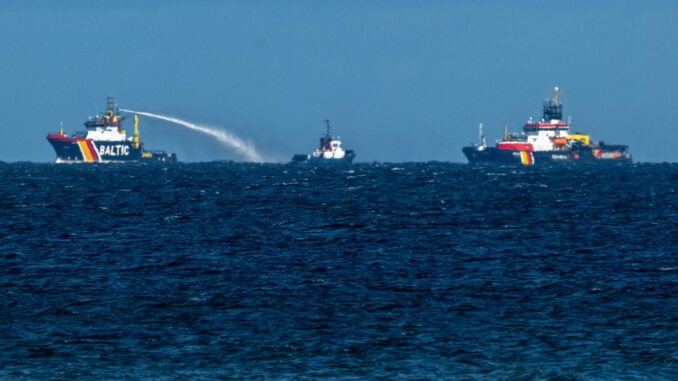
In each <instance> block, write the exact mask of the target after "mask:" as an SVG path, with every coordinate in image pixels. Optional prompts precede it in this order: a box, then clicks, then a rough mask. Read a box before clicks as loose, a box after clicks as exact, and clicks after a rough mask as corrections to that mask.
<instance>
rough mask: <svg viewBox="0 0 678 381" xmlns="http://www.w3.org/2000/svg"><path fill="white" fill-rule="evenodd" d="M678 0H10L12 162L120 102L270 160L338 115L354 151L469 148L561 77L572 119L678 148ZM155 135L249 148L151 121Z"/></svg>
mask: <svg viewBox="0 0 678 381" xmlns="http://www.w3.org/2000/svg"><path fill="white" fill-rule="evenodd" d="M677 16H678V2H676V1H662V0H657V1H612V0H610V1H605V0H601V1H589V2H584V1H564V0H563V1H546V0H542V1H510V2H509V1H470V0H469V1H465V0H460V1H397V0H395V1H393V0H391V1H387V0H382V1H379V0H375V1H350V0H341V1H331V0H327V1H303V0H298V1H284V0H275V1H256V0H249V1H209V0H205V1H172V0H168V1H126V0H120V1H69V0H64V1H58V2H56V1H31V0H28V1H14V0H3V1H0V133H2V139H0V160H2V161H37V162H50V161H53V160H54V159H55V154H54V152H53V150H52V148H51V146H50V145H49V144H48V142H47V140H46V136H47V133H48V132H50V131H56V130H58V124H59V121H63V123H64V128H65V130H66V131H67V132H74V131H79V130H83V129H84V127H83V125H82V123H83V122H84V120H85V118H86V117H87V116H89V115H93V114H95V113H96V112H98V111H99V112H100V111H102V110H103V109H104V108H105V104H106V97H107V96H109V95H112V96H115V97H116V99H117V102H118V104H119V106H120V107H123V108H129V109H134V110H142V111H148V112H152V113H158V114H164V115H171V116H175V117H179V118H182V119H186V120H190V121H192V122H195V123H201V124H205V125H210V126H215V127H218V128H221V129H223V130H226V131H229V132H231V133H233V134H235V135H237V136H239V137H241V138H243V139H245V140H247V141H250V142H252V143H253V144H254V145H255V146H256V147H257V149H258V150H259V151H260V152H262V153H263V154H264V155H265V157H266V158H267V159H268V160H271V161H279V162H283V161H288V160H290V159H291V157H292V155H293V154H295V153H310V152H311V151H312V150H313V149H314V148H315V147H316V145H317V139H318V138H319V136H320V134H321V133H322V131H323V129H324V123H323V120H325V119H330V120H331V121H332V126H333V132H334V133H335V134H336V135H339V136H341V138H342V140H343V143H344V146H345V147H346V148H349V149H354V150H355V151H356V153H357V156H356V161H366V162H372V161H388V162H402V161H430V160H437V161H450V162H465V159H464V156H463V154H462V153H461V148H462V147H463V146H464V145H467V144H469V143H470V142H474V141H476V140H477V133H478V130H477V126H478V123H479V122H483V124H484V126H485V131H486V134H487V136H488V140H489V141H495V140H496V139H499V138H500V137H501V135H502V130H503V126H504V125H505V124H508V125H509V126H510V128H511V129H514V130H519V129H520V128H521V127H522V124H523V123H525V121H526V120H527V119H528V118H529V117H530V116H532V117H535V118H538V117H540V116H541V102H542V101H543V99H545V98H547V97H549V95H550V91H551V89H552V87H553V86H558V87H559V88H560V89H561V100H562V101H563V105H564V106H563V107H564V114H565V115H567V116H571V117H572V122H573V124H574V128H573V129H574V130H576V131H580V132H584V133H589V134H591V135H592V137H593V138H594V139H596V140H603V141H605V142H608V143H618V144H628V145H629V146H630V149H631V153H632V154H633V156H634V159H635V160H636V161H643V162H647V161H651V162H661V161H671V162H675V161H678V149H677V148H676V140H677V139H678V136H677V135H678V122H676V118H673V114H674V111H675V109H676V105H675V103H676V100H677V99H678V97H677V96H676V92H677V89H678V70H677V69H678V39H676V36H678V23H676V22H675V20H676V17H677ZM140 127H141V137H142V140H144V141H145V144H146V147H147V148H150V149H164V150H167V151H170V152H176V153H177V155H178V156H179V159H180V160H185V161H210V160H242V157H241V156H239V155H238V154H237V153H236V152H234V151H232V150H230V149H228V148H227V147H224V146H222V145H220V144H219V143H218V142H216V141H214V140H213V139H212V138H210V137H208V136H205V135H200V134H196V133H195V132H193V131H189V130H186V129H183V128H182V127H179V126H176V125H171V124H168V123H166V122H161V121H156V120H152V119H147V118H143V119H142V120H141V123H140Z"/></svg>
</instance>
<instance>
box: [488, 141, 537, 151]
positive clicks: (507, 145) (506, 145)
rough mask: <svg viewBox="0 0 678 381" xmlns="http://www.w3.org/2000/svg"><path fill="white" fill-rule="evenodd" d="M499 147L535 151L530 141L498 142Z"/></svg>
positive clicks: (506, 149) (505, 149) (500, 148)
mask: <svg viewBox="0 0 678 381" xmlns="http://www.w3.org/2000/svg"><path fill="white" fill-rule="evenodd" d="M497 149H498V150H502V151H527V152H532V151H534V147H532V144H530V143H497Z"/></svg>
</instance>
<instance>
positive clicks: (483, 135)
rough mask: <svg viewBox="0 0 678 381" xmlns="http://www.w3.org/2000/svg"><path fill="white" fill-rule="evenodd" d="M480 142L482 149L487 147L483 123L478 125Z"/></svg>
mask: <svg viewBox="0 0 678 381" xmlns="http://www.w3.org/2000/svg"><path fill="white" fill-rule="evenodd" d="M478 142H479V144H480V146H481V147H485V145H486V144H485V132H484V131H483V122H480V125H478Z"/></svg>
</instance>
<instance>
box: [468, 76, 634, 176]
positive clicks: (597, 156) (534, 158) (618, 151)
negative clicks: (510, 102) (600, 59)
mask: <svg viewBox="0 0 678 381" xmlns="http://www.w3.org/2000/svg"><path fill="white" fill-rule="evenodd" d="M559 98H560V90H558V87H555V88H554V89H553V92H552V97H551V99H547V100H545V101H544V107H543V116H542V118H541V120H540V121H538V122H536V123H535V122H534V121H533V120H532V118H530V119H529V120H528V121H527V123H526V124H525V125H524V126H523V132H522V133H520V134H509V133H508V129H507V128H506V127H504V137H503V138H502V140H500V141H498V142H497V144H496V146H495V147H489V146H487V144H486V143H485V135H484V133H483V124H482V123H481V124H480V127H479V142H478V144H472V145H471V146H467V147H464V148H463V150H462V151H463V152H464V155H466V158H467V159H468V161H469V163H471V164H475V163H498V164H523V165H534V164H546V163H556V162H567V163H585V162H588V163H624V164H630V163H632V159H631V155H630V153H629V147H628V146H626V145H611V144H605V143H604V142H602V141H601V142H596V141H594V140H592V139H591V137H590V135H583V134H580V133H570V127H571V126H570V122H569V121H567V122H564V121H563V105H562V103H561V102H560V99H559Z"/></svg>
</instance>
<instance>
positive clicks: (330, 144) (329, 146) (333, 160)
mask: <svg viewBox="0 0 678 381" xmlns="http://www.w3.org/2000/svg"><path fill="white" fill-rule="evenodd" d="M325 126H326V130H325V133H324V134H323V135H322V136H321V137H320V146H319V147H318V148H316V149H315V151H313V152H312V153H311V154H308V155H304V154H301V155H299V154H297V155H294V156H293V157H292V162H293V163H309V164H317V165H334V164H351V162H352V161H353V159H354V158H355V153H354V152H353V150H345V149H344V147H342V145H341V139H340V138H339V137H338V136H332V134H331V133H330V121H329V120H325Z"/></svg>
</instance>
